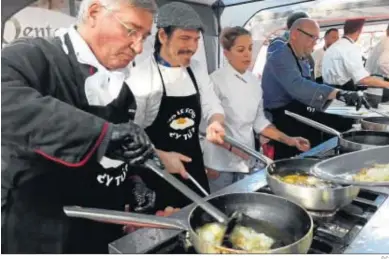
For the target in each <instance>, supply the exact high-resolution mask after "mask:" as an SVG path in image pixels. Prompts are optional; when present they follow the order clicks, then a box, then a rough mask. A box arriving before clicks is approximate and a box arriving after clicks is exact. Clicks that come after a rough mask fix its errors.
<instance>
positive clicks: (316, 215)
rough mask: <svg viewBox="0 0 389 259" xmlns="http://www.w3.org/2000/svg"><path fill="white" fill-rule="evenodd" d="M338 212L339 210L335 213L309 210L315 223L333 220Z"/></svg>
mask: <svg viewBox="0 0 389 259" xmlns="http://www.w3.org/2000/svg"><path fill="white" fill-rule="evenodd" d="M337 212H338V209H337V210H335V211H312V210H308V213H309V215H311V216H312V219H313V220H314V221H321V222H323V221H326V220H331V219H332V218H333V217H334V216H335V214H336V213H337Z"/></svg>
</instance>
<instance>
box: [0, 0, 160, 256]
mask: <svg viewBox="0 0 389 259" xmlns="http://www.w3.org/2000/svg"><path fill="white" fill-rule="evenodd" d="M155 11H156V4H155V2H154V0H125V1H124V0H123V1H116V0H104V1H103V0H100V1H99V0H84V1H83V2H82V3H81V6H80V11H79V16H78V23H77V26H72V27H71V28H70V29H69V30H67V31H65V32H63V33H60V34H59V35H58V37H55V38H53V39H43V38H33V39H32V38H30V39H20V40H17V41H16V42H14V43H11V44H10V45H8V46H7V47H5V48H4V49H3V50H2V62H1V68H2V71H1V81H2V88H1V93H2V98H1V116H2V132H1V137H2V153H1V159H2V164H1V167H2V168H1V169H2V172H1V177H2V178H1V199H2V211H1V212H2V220H1V222H2V229H1V230H2V231H1V237H2V238H1V241H2V252H3V253H106V252H108V243H109V242H111V241H113V240H114V239H116V238H118V237H119V235H120V234H121V226H116V225H111V224H105V223H97V222H92V221H88V220H81V219H73V218H68V217H67V216H66V215H65V214H64V212H63V206H67V205H78V206H83V207H95V208H105V209H115V210H124V204H127V203H130V207H131V209H132V210H135V211H137V212H146V211H147V209H150V208H151V207H152V206H153V204H154V201H155V197H154V196H155V194H154V193H153V192H152V191H150V190H148V189H147V188H146V187H145V186H144V185H143V184H142V182H141V180H139V179H137V180H134V181H130V180H129V173H130V172H131V170H129V165H134V164H139V163H142V162H143V161H144V160H145V159H147V158H149V157H150V155H152V153H153V147H152V144H151V142H150V140H149V138H148V136H147V135H146V133H145V132H144V131H143V130H142V129H141V128H140V127H138V126H137V125H136V124H135V123H133V122H132V119H133V118H134V114H135V109H136V103H135V99H134V96H133V94H132V93H131V91H130V89H129V87H128V85H127V84H126V83H125V79H126V78H127V77H128V66H129V63H130V62H131V61H132V60H133V59H134V57H135V56H136V55H137V54H139V53H140V52H142V48H143V42H144V40H145V39H146V37H147V36H148V35H149V34H150V30H151V26H152V24H153V14H154V13H155ZM123 162H126V163H125V164H124V163H123ZM130 197H135V198H133V199H130Z"/></svg>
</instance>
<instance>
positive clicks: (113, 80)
mask: <svg viewBox="0 0 389 259" xmlns="http://www.w3.org/2000/svg"><path fill="white" fill-rule="evenodd" d="M65 33H68V34H69V38H70V41H71V43H72V45H73V48H74V52H75V54H76V57H77V61H78V62H80V63H82V64H87V65H90V66H93V67H94V68H97V71H96V73H94V74H93V75H92V76H90V77H88V78H87V80H86V81H85V86H84V87H85V95H86V98H87V100H88V103H89V105H107V104H109V103H110V102H112V101H113V100H114V99H115V98H116V97H117V96H118V95H119V92H120V90H121V88H122V85H123V82H124V81H125V79H127V78H128V77H129V71H130V67H131V64H129V65H128V66H127V67H125V68H122V69H117V70H108V69H106V68H105V67H104V66H103V65H102V64H100V62H99V61H98V60H97V58H96V56H95V55H94V54H93V52H92V50H91V49H90V48H89V46H88V44H87V43H86V42H85V40H84V39H83V38H82V37H81V35H80V34H79V33H78V31H77V30H76V28H75V26H73V25H72V26H70V27H69V28H68V29H62V30H59V31H57V33H56V36H58V37H60V38H61V40H62V42H64V35H65ZM63 48H64V51H65V52H67V51H68V50H67V48H66V46H65V45H64V44H63Z"/></svg>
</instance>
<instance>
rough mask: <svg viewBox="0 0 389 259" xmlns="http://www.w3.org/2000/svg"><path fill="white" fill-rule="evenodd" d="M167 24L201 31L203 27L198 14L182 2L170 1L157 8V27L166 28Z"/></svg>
mask: <svg viewBox="0 0 389 259" xmlns="http://www.w3.org/2000/svg"><path fill="white" fill-rule="evenodd" d="M169 26H173V27H177V28H181V29H195V30H201V31H204V29H205V26H204V24H203V22H202V21H201V18H200V16H199V14H198V13H197V12H196V11H195V10H194V9H193V8H192V7H191V6H190V5H188V4H185V3H182V2H171V3H168V4H165V5H163V6H162V7H161V8H159V11H158V15H157V27H158V28H166V27H169Z"/></svg>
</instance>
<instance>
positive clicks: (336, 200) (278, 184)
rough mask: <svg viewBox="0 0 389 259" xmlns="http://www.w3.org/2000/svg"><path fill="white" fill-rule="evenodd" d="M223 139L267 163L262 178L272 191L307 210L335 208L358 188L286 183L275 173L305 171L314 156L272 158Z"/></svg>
mask: <svg viewBox="0 0 389 259" xmlns="http://www.w3.org/2000/svg"><path fill="white" fill-rule="evenodd" d="M224 141H225V142H227V143H229V144H230V145H232V146H234V147H236V148H239V149H240V150H242V151H244V152H245V153H247V154H249V155H251V156H253V157H254V158H257V159H259V160H260V161H262V162H264V163H265V164H267V165H268V166H267V167H266V180H267V183H268V185H269V186H270V189H271V190H272V192H274V193H275V194H276V195H280V196H282V197H285V198H287V199H290V200H292V201H294V202H297V203H298V204H301V205H302V206H303V207H304V208H306V209H308V210H311V211H335V210H336V209H338V208H341V207H343V206H346V205H348V204H350V203H351V202H352V200H353V199H355V197H356V196H357V195H358V193H359V188H358V187H356V186H350V185H346V186H343V185H334V186H328V187H308V186H302V185H296V184H290V183H286V182H284V181H282V180H281V179H279V178H278V177H277V176H285V175H289V174H294V173H296V172H306V173H307V174H309V172H310V170H311V168H312V167H313V166H314V165H315V164H316V163H318V162H320V160H318V159H310V158H292V159H282V160H277V161H272V160H271V159H269V158H267V157H265V156H264V155H262V154H260V153H259V152H257V151H255V150H253V149H251V148H250V147H248V146H247V145H245V144H242V143H239V142H238V141H237V140H235V139H233V138H231V137H229V136H225V137H224Z"/></svg>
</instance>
